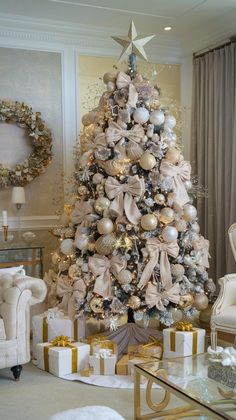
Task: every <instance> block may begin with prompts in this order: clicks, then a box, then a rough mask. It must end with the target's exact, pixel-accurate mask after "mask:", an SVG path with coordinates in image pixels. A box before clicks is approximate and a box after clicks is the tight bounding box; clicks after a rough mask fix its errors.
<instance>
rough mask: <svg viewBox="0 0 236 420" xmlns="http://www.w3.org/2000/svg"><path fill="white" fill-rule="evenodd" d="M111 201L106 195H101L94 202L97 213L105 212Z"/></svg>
mask: <svg viewBox="0 0 236 420" xmlns="http://www.w3.org/2000/svg"><path fill="white" fill-rule="evenodd" d="M110 204H111V202H110V200H108V198H106V197H99V198H98V199H97V200H96V201H95V203H94V209H95V211H96V213H98V214H103V212H104V211H105V210H107V209H108V208H109V206H110Z"/></svg>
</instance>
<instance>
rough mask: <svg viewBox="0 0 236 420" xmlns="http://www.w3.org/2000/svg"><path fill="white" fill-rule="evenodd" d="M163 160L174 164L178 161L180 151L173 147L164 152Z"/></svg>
mask: <svg viewBox="0 0 236 420" xmlns="http://www.w3.org/2000/svg"><path fill="white" fill-rule="evenodd" d="M165 158H166V159H167V160H169V161H170V162H171V163H173V164H176V163H178V162H179V160H180V151H179V150H178V149H176V148H175V147H170V148H169V149H168V150H167V152H166V156H165Z"/></svg>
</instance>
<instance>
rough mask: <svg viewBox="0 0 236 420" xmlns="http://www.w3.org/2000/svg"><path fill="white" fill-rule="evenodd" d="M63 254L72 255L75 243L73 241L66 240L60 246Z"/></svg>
mask: <svg viewBox="0 0 236 420" xmlns="http://www.w3.org/2000/svg"><path fill="white" fill-rule="evenodd" d="M60 248H61V252H62V253H63V254H65V255H71V254H72V253H73V251H74V242H73V241H72V239H64V240H63V241H62V242H61V245H60Z"/></svg>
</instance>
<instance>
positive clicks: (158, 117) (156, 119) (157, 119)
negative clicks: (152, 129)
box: [150, 111, 165, 125]
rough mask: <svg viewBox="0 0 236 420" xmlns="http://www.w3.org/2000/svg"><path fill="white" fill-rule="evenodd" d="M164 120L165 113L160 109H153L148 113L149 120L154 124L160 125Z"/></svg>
mask: <svg viewBox="0 0 236 420" xmlns="http://www.w3.org/2000/svg"><path fill="white" fill-rule="evenodd" d="M164 121H165V115H164V113H163V112H162V111H153V112H151V114H150V122H151V123H152V124H154V125H162V124H163V122H164Z"/></svg>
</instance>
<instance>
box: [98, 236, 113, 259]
mask: <svg viewBox="0 0 236 420" xmlns="http://www.w3.org/2000/svg"><path fill="white" fill-rule="evenodd" d="M115 243H116V237H115V235H114V234H113V233H109V234H108V235H102V236H100V238H98V239H97V241H96V242H95V249H96V251H97V252H98V254H100V255H109V254H111V252H112V251H113V249H114V247H115Z"/></svg>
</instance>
